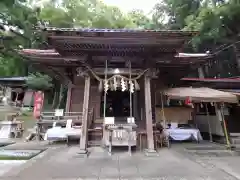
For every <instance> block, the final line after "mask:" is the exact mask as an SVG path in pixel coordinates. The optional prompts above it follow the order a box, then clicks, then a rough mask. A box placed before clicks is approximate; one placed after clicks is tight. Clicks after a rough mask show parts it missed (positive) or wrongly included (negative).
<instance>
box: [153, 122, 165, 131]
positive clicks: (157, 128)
mask: <svg viewBox="0 0 240 180" xmlns="http://www.w3.org/2000/svg"><path fill="white" fill-rule="evenodd" d="M155 127H156V130H157V131H159V132H160V133H162V132H163V126H162V124H161V123H160V122H158V123H156V126H155Z"/></svg>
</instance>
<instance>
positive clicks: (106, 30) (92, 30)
mask: <svg viewBox="0 0 240 180" xmlns="http://www.w3.org/2000/svg"><path fill="white" fill-rule="evenodd" d="M43 30H45V31H75V32H124V33H128V32H129V33H138V32H151V33H154V32H156V33H167V34H168V33H175V34H189V35H191V34H197V33H198V32H197V31H181V30H178V31H177V30H143V29H98V28H56V27H47V28H44V29H43Z"/></svg>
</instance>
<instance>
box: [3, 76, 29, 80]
mask: <svg viewBox="0 0 240 180" xmlns="http://www.w3.org/2000/svg"><path fill="white" fill-rule="evenodd" d="M26 80H27V77H0V81H26Z"/></svg>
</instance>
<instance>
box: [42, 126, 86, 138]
mask: <svg viewBox="0 0 240 180" xmlns="http://www.w3.org/2000/svg"><path fill="white" fill-rule="evenodd" d="M81 132H82V131H81V129H75V128H62V127H53V128H50V129H48V130H47V132H46V133H45V136H44V140H61V139H67V136H69V135H70V136H79V137H80V136H81Z"/></svg>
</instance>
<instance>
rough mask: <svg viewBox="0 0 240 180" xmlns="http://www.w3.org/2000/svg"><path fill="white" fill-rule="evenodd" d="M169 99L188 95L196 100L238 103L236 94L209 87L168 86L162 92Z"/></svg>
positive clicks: (183, 97) (184, 97)
mask: <svg viewBox="0 0 240 180" xmlns="http://www.w3.org/2000/svg"><path fill="white" fill-rule="evenodd" d="M164 93H165V94H166V95H167V96H169V97H170V98H171V99H183V100H185V99H186V98H188V97H190V98H191V99H192V101H195V102H196V101H197V102H227V103H238V98H237V96H236V95H234V94H233V93H230V92H223V91H218V90H215V89H210V88H205V87H202V88H192V87H180V88H170V89H167V90H166V91H165V92H164Z"/></svg>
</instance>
